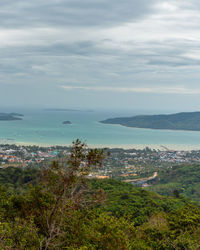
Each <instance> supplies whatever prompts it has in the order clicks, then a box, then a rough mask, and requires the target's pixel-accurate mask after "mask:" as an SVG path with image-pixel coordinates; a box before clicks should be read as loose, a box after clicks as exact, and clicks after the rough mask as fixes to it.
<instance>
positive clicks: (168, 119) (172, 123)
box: [100, 112, 200, 131]
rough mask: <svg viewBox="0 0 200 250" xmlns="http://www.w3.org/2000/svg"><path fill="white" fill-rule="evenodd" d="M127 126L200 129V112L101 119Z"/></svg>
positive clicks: (105, 121)
mask: <svg viewBox="0 0 200 250" xmlns="http://www.w3.org/2000/svg"><path fill="white" fill-rule="evenodd" d="M100 122H101V123H105V124H119V125H122V126H126V127H134V128H149V129H170V130H192V131H200V112H182V113H176V114H161V115H137V116H132V117H118V118H111V119H106V120H103V121H100Z"/></svg>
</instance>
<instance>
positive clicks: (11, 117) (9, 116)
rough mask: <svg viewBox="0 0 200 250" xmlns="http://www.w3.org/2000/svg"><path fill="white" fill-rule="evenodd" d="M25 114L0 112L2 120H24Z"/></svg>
mask: <svg viewBox="0 0 200 250" xmlns="http://www.w3.org/2000/svg"><path fill="white" fill-rule="evenodd" d="M23 116H24V115H22V114H19V113H0V121H17V120H23V119H22V117H23Z"/></svg>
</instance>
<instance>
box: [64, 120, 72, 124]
mask: <svg viewBox="0 0 200 250" xmlns="http://www.w3.org/2000/svg"><path fill="white" fill-rule="evenodd" d="M62 124H65V125H69V124H72V123H71V122H70V121H64V122H63V123H62Z"/></svg>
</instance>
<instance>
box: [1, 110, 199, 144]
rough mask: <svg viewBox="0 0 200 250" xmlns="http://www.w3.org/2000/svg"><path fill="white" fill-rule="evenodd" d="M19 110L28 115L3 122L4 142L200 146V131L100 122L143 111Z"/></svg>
mask: <svg viewBox="0 0 200 250" xmlns="http://www.w3.org/2000/svg"><path fill="white" fill-rule="evenodd" d="M12 111H13V110H12ZM14 111H16V110H14ZM17 112H21V113H23V114H24V119H23V120H22V121H1V122H0V143H21V144H39V145H69V144H71V143H72V141H73V140H75V139H77V138H79V139H81V140H83V141H84V142H86V143H87V144H88V145H89V146H108V147H126V148H143V147H146V146H149V147H152V148H162V146H165V147H168V148H169V149H200V132H193V131H169V130H151V129H138V128H127V127H123V126H120V125H107V124H102V123H99V121H100V120H103V119H106V118H111V117H118V116H130V115H136V114H139V112H138V113H137V112H127V113H125V112H116V111H115V112H113V111H109V112H108V111H94V112H83V111H76V112H72V111H70V112H69V111H67V112H63V111H60V112H55V111H44V110H29V111H27V110H26V111H23V110H21V111H20V110H17ZM66 120H69V121H71V122H72V124H71V125H63V124H62V122H63V121H66Z"/></svg>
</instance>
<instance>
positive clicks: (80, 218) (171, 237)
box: [0, 141, 200, 250]
mask: <svg viewBox="0 0 200 250" xmlns="http://www.w3.org/2000/svg"><path fill="white" fill-rule="evenodd" d="M103 158H104V154H103V151H99V150H88V149H87V148H86V147H85V145H84V144H81V143H80V142H79V141H77V142H76V143H74V145H73V147H72V150H71V154H70V156H69V158H68V159H66V164H65V163H59V162H57V161H55V162H53V163H52V164H51V165H50V166H48V167H47V166H46V167H44V168H42V169H41V170H40V171H36V170H33V169H25V170H20V171H18V170H17V171H14V169H13V168H11V169H9V168H7V169H5V170H0V173H1V177H2V176H4V178H5V179H4V178H1V179H0V182H1V188H0V222H1V224H0V239H1V240H0V249H113V250H114V249H198V247H199V240H200V209H199V205H198V203H196V204H195V203H193V202H191V201H189V200H187V199H185V198H183V197H181V196H180V197H175V196H174V197H164V196H161V195H158V194H156V193H152V192H149V191H145V190H144V189H140V188H137V187H135V186H133V185H131V184H126V183H122V182H120V181H116V180H96V179H91V180H88V178H87V175H88V173H89V171H90V169H91V168H97V167H98V168H101V161H102V159H103ZM83 162H84V164H83ZM2 173H3V175H2ZM31 176H32V177H31ZM5 180H6V181H5ZM16 180H17V182H16V184H13V183H15V181H16ZM4 186H5V187H6V188H4ZM16 190H17V192H16Z"/></svg>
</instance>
